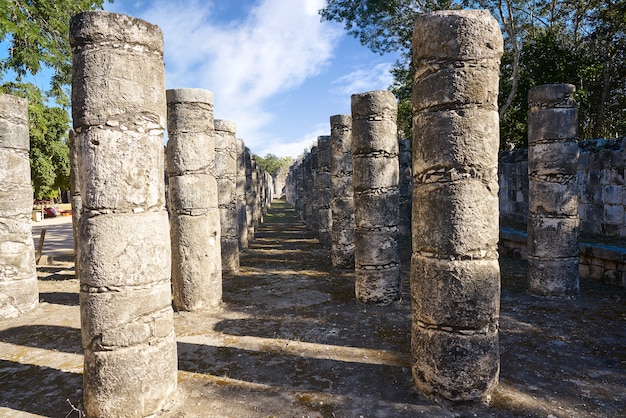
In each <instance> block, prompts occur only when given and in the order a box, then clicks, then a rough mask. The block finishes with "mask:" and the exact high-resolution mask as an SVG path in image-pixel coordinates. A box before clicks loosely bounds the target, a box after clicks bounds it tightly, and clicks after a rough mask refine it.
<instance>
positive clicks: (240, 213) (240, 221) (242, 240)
mask: <svg viewBox="0 0 626 418" xmlns="http://www.w3.org/2000/svg"><path fill="white" fill-rule="evenodd" d="M236 195H237V225H238V226H237V228H238V231H239V237H238V240H239V250H241V251H243V250H245V249H246V248H248V215H247V211H246V162H245V145H244V143H243V140H242V139H237V176H236Z"/></svg>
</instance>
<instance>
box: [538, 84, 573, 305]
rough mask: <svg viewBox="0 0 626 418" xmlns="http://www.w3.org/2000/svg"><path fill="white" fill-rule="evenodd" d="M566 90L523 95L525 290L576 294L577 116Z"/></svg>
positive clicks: (569, 91)
mask: <svg viewBox="0 0 626 418" xmlns="http://www.w3.org/2000/svg"><path fill="white" fill-rule="evenodd" d="M574 91H575V87H574V86H573V85H571V84H548V85H543V86H538V87H535V88H533V89H532V90H530V92H529V93H528V178H529V193H528V212H529V216H528V282H529V283H528V285H529V289H530V291H531V292H532V293H535V294H538V295H541V296H558V297H572V296H575V295H577V294H578V292H579V287H578V194H577V187H576V180H577V179H576V170H577V168H578V142H577V137H578V114H577V110H576V102H575V101H574V98H573V94H574Z"/></svg>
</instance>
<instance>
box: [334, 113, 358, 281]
mask: <svg viewBox="0 0 626 418" xmlns="http://www.w3.org/2000/svg"><path fill="white" fill-rule="evenodd" d="M351 133H352V117H351V116H350V115H334V116H331V117H330V147H331V155H332V157H331V164H330V175H331V185H330V186H331V212H332V218H333V219H332V228H331V238H332V242H331V249H330V259H331V262H332V264H333V266H334V267H338V268H342V269H353V268H354V198H353V196H352V142H351V141H352V134H351Z"/></svg>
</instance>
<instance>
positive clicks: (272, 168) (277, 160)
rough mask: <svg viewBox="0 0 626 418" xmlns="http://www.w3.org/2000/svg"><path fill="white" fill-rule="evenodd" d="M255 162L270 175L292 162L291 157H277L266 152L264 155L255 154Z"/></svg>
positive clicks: (285, 167)
mask: <svg viewBox="0 0 626 418" xmlns="http://www.w3.org/2000/svg"><path fill="white" fill-rule="evenodd" d="M255 160H256V163H257V164H258V165H259V166H260V167H261V168H262V169H263V170H265V171H267V172H268V173H269V174H270V175H274V173H276V172H277V171H278V170H279V169H281V168H283V169H288V168H289V167H291V165H292V164H293V158H291V157H277V156H276V155H274V154H266V155H265V157H261V156H259V155H255Z"/></svg>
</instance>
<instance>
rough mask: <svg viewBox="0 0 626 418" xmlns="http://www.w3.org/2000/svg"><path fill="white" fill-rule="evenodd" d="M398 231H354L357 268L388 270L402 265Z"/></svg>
mask: <svg viewBox="0 0 626 418" xmlns="http://www.w3.org/2000/svg"><path fill="white" fill-rule="evenodd" d="M397 235H398V231H397V228H396V229H395V230H388V229H384V230H380V231H376V230H363V229H360V228H356V229H355V230H354V245H355V250H354V251H355V257H356V268H357V269H365V268H368V269H369V268H371V269H376V268H381V269H384V268H387V267H388V266H394V265H397V264H400V256H399V248H398V237H397Z"/></svg>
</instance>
